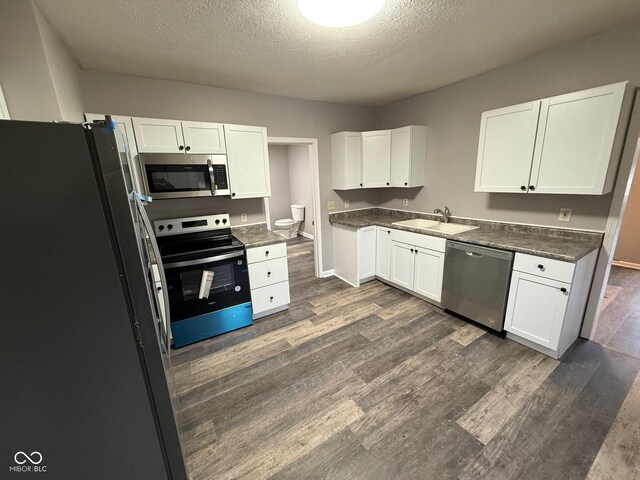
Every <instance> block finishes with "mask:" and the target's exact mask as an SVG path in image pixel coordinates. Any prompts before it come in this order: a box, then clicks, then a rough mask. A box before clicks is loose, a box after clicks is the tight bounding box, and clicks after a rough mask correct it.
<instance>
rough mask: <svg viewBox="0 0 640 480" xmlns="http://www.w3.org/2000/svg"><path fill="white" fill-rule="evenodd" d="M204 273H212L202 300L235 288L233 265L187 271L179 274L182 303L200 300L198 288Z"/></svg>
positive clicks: (227, 264)
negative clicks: (208, 286) (209, 283)
mask: <svg viewBox="0 0 640 480" xmlns="http://www.w3.org/2000/svg"><path fill="white" fill-rule="evenodd" d="M204 271H207V272H212V273H213V279H212V282H211V287H210V288H209V289H208V290H207V291H206V292H204V298H209V297H211V296H212V295H216V294H221V293H224V292H226V291H228V290H232V289H233V288H234V287H235V279H234V274H233V265H232V264H230V263H226V264H223V265H219V266H210V267H208V268H200V269H197V270H187V271H184V272H182V273H180V286H181V287H182V301H184V302H191V301H193V300H200V287H201V284H202V276H203V275H202V274H203V272H204Z"/></svg>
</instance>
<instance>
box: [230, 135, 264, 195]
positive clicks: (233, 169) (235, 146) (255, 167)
mask: <svg viewBox="0 0 640 480" xmlns="http://www.w3.org/2000/svg"><path fill="white" fill-rule="evenodd" d="M224 133H225V138H226V143H227V163H228V165H229V183H230V186H231V197H232V198H235V199H239V198H256V197H269V196H271V184H270V180H269V153H268V149H267V129H266V128H264V127H248V126H245V125H227V124H225V125H224Z"/></svg>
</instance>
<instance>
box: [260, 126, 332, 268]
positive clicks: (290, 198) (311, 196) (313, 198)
mask: <svg viewBox="0 0 640 480" xmlns="http://www.w3.org/2000/svg"><path fill="white" fill-rule="evenodd" d="M267 143H268V146H269V170H270V177H271V197H265V199H264V210H265V216H266V221H267V228H268V229H269V230H272V231H275V232H276V233H279V234H281V235H282V236H283V237H285V238H286V237H294V238H295V237H300V236H301V237H306V238H308V239H310V240H312V241H313V252H314V271H315V276H316V277H320V276H321V273H322V272H323V268H322V232H321V222H320V221H319V213H320V184H319V166H318V140H317V139H315V138H295V137H269V138H268V139H267ZM301 207H304V210H302V208H301ZM302 211H304V217H303V219H302V220H300V219H299V218H300V217H298V215H300V214H301V213H302ZM296 217H297V218H296ZM291 221H293V222H291ZM276 222H277V224H276Z"/></svg>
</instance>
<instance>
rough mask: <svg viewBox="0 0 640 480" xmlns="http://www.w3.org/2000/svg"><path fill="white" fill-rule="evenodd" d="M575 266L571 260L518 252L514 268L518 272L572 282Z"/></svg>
mask: <svg viewBox="0 0 640 480" xmlns="http://www.w3.org/2000/svg"><path fill="white" fill-rule="evenodd" d="M575 268H576V266H575V264H573V263H570V262H562V261H560V260H552V259H550V258H543V257H536V256H535V255H527V254H526V253H516V258H515V260H514V261H513V269H514V270H517V271H518V272H524V273H530V274H531V275H538V276H539V277H544V278H550V279H552V280H558V281H559V282H565V283H571V281H572V280H573V271H574V270H575Z"/></svg>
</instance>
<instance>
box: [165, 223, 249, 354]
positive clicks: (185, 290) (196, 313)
mask: <svg viewBox="0 0 640 480" xmlns="http://www.w3.org/2000/svg"><path fill="white" fill-rule="evenodd" d="M154 230H155V234H156V238H157V241H158V247H159V249H160V256H161V258H162V263H163V266H164V273H165V277H166V281H167V293H168V296H169V308H170V313H171V315H170V317H171V333H172V335H173V346H174V348H179V347H182V346H184V345H188V344H190V343H194V342H197V341H199V340H203V339H205V338H210V337H213V336H215V335H219V334H221V333H225V332H229V331H231V330H236V329H238V328H242V327H245V326H247V325H251V323H252V315H251V294H250V288H249V272H248V268H247V260H246V253H245V248H244V245H243V244H242V243H241V242H240V241H239V240H238V239H237V238H235V237H234V236H233V235H231V228H230V221H229V215H228V214H226V213H225V214H218V215H205V216H199V217H185V218H172V219H165V220H156V221H155V222H154Z"/></svg>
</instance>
